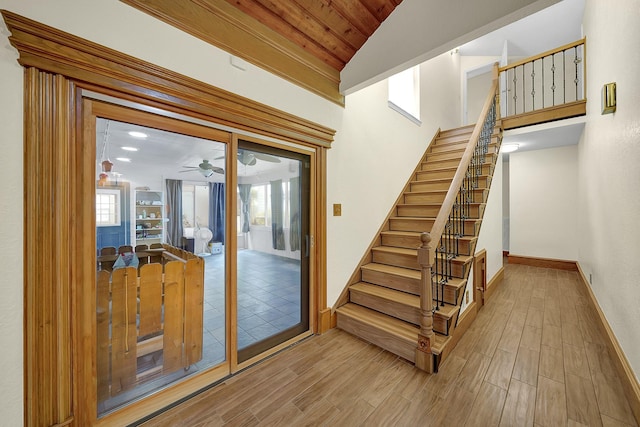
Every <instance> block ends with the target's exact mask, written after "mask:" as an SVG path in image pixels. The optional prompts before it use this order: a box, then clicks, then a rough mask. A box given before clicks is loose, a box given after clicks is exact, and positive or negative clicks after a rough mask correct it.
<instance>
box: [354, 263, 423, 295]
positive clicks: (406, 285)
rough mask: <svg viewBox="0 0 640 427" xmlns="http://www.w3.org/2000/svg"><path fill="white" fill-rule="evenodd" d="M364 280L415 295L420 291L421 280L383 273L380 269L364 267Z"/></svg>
mask: <svg viewBox="0 0 640 427" xmlns="http://www.w3.org/2000/svg"><path fill="white" fill-rule="evenodd" d="M362 281H363V282H367V283H373V284H374V285H380V286H385V287H387V288H390V289H395V290H396V291H402V292H407V293H410V294H414V295H418V293H419V292H420V280H415V279H410V278H407V277H401V276H396V275H393V274H387V273H382V272H380V271H373V270H367V269H362Z"/></svg>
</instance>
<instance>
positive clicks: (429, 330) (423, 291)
mask: <svg viewBox="0 0 640 427" xmlns="http://www.w3.org/2000/svg"><path fill="white" fill-rule="evenodd" d="M420 239H421V240H422V246H420V247H419V248H418V264H420V267H421V277H420V313H421V317H420V332H419V333H418V347H417V348H416V367H417V368H419V369H422V370H423V371H426V372H429V373H432V372H433V370H434V361H433V354H432V353H431V344H432V340H433V310H432V309H433V296H432V295H431V294H432V290H431V262H430V260H429V251H430V243H431V235H430V234H429V233H422V235H421V236H420Z"/></svg>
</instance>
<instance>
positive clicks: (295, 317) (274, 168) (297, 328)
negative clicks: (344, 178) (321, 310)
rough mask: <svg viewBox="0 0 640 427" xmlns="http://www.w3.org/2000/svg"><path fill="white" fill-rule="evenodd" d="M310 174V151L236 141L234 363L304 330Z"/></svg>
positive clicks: (305, 325) (307, 296)
mask: <svg viewBox="0 0 640 427" xmlns="http://www.w3.org/2000/svg"><path fill="white" fill-rule="evenodd" d="M309 179H310V175H309V156H308V155H305V154H301V153H296V152H291V151H287V150H282V149H276V148H273V147H266V146H262V145H258V144H254V143H250V142H247V141H240V142H239V144H238V196H239V200H240V202H239V211H240V213H241V215H240V219H239V227H238V252H237V313H238V314H237V343H238V344H237V346H238V362H243V361H245V360H248V359H250V358H251V357H253V356H256V355H258V354H260V353H262V352H264V351H265V350H268V349H270V348H272V347H274V346H276V345H278V344H280V343H283V342H285V341H287V340H289V339H291V338H293V337H295V336H297V335H300V334H301V333H304V332H306V331H307V330H308V329H309V243H310V242H309V240H308V236H309V200H310V193H309V188H310V181H309Z"/></svg>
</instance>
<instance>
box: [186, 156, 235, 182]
mask: <svg viewBox="0 0 640 427" xmlns="http://www.w3.org/2000/svg"><path fill="white" fill-rule="evenodd" d="M183 168H185V170H183V171H180V172H181V173H182V172H194V171H198V172H200V173H201V174H202V176H204V177H205V178H209V177H210V176H211V175H213V173H214V172H215V173H220V174H223V173H224V169H222V168H219V167H217V166H213V165H212V164H211V163H209V160H206V159H203V160H202V163H200V164H199V165H198V166H183Z"/></svg>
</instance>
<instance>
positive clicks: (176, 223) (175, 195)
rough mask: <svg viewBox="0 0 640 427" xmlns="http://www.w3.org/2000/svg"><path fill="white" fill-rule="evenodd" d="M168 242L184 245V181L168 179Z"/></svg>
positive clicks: (178, 245) (172, 244)
mask: <svg viewBox="0 0 640 427" xmlns="http://www.w3.org/2000/svg"><path fill="white" fill-rule="evenodd" d="M166 187H167V208H166V209H167V218H168V219H169V222H167V243H168V244H170V245H171V246H175V247H178V248H180V247H182V236H183V234H184V233H183V230H182V181H180V180H178V179H167V180H166Z"/></svg>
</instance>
